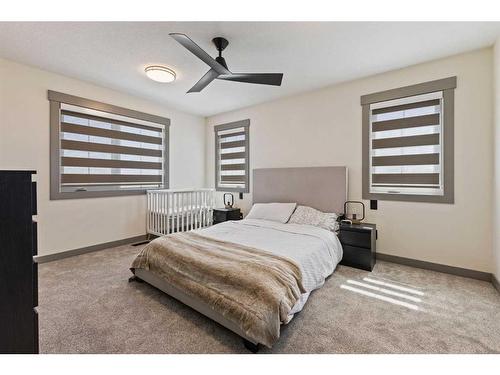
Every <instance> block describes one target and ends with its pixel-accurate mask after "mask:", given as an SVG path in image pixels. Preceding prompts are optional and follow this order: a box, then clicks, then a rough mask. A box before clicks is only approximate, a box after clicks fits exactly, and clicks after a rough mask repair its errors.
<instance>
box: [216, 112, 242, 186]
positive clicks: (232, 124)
mask: <svg viewBox="0 0 500 375" xmlns="http://www.w3.org/2000/svg"><path fill="white" fill-rule="evenodd" d="M237 128H244V129H245V187H244V188H228V187H224V186H219V177H220V163H219V152H220V149H219V137H218V132H219V131H223V130H231V129H237ZM214 138H215V190H216V191H222V192H226V191H227V192H234V193H249V192H250V119H245V120H240V121H234V122H229V123H226V124H220V125H216V126H214Z"/></svg>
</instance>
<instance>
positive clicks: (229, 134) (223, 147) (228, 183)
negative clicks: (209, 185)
mask: <svg viewBox="0 0 500 375" xmlns="http://www.w3.org/2000/svg"><path fill="white" fill-rule="evenodd" d="M249 127H250V120H242V121H236V122H231V123H229V124H223V125H217V126H215V127H214V131H215V189H216V190H217V191H235V192H242V193H248V191H249V190H248V185H249V167H248V166H249V159H248V158H249V150H248V145H249V143H248V129H249Z"/></svg>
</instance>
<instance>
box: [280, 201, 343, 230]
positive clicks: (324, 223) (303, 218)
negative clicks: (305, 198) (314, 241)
mask: <svg viewBox="0 0 500 375" xmlns="http://www.w3.org/2000/svg"><path fill="white" fill-rule="evenodd" d="M337 217H338V215H337V214H336V213H333V212H332V213H327V212H321V211H318V210H316V209H314V208H312V207H308V206H298V207H297V209H296V210H295V212H294V213H293V215H292V217H290V220H289V223H290V224H306V225H314V226H315V227H320V228H323V229H326V230H329V231H336V230H338V223H337Z"/></svg>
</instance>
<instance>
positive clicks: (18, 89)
mask: <svg viewBox="0 0 500 375" xmlns="http://www.w3.org/2000/svg"><path fill="white" fill-rule="evenodd" d="M48 89H50V90H55V91H60V92H64V93H67V94H71V95H77V96H81V97H85V98H88V99H93V100H97V101H102V102H105V103H109V104H113V105H118V106H122V107H126V108H130V109H135V110H138V111H143V112H147V113H152V114H155V115H160V116H165V117H168V118H170V119H171V126H170V146H171V147H170V187H172V188H187V187H201V186H203V185H204V182H205V161H204V158H205V139H204V138H205V120H204V119H203V118H202V117H198V116H192V115H188V114H184V113H181V112H177V111H173V110H170V109H168V108H166V107H165V106H164V105H161V104H158V103H156V104H153V103H151V102H146V101H144V100H141V99H138V98H134V97H132V96H129V95H125V94H123V93H119V92H116V91H112V90H109V89H105V88H102V87H98V86H95V85H92V84H89V83H86V82H82V81H78V80H75V79H71V78H67V77H64V76H61V75H57V74H53V73H49V72H46V71H42V70H39V69H35V68H31V67H28V66H25V65H21V64H17V63H13V62H10V61H7V60H2V59H0V169H35V170H37V172H38V175H37V180H38V222H39V224H38V239H39V240H38V246H39V254H40V255H46V254H51V253H56V252H60V251H64V250H70V249H75V248H80V247H85V246H90V245H94V244H99V243H104V242H109V241H115V240H120V239H124V238H129V237H133V236H138V235H141V234H145V232H146V228H145V220H146V219H145V217H146V216H145V206H146V198H145V196H142V195H141V196H127V197H113V198H89V199H70V200H56V201H51V200H49V183H50V181H49V102H48V100H47V90H48Z"/></svg>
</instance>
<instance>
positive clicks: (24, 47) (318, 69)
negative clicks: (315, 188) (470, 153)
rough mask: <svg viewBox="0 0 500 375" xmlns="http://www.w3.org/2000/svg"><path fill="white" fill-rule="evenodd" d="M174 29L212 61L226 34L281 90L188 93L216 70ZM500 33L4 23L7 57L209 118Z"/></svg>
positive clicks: (292, 25) (413, 26)
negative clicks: (154, 75)
mask: <svg viewBox="0 0 500 375" xmlns="http://www.w3.org/2000/svg"><path fill="white" fill-rule="evenodd" d="M170 32H180V33H185V34H187V35H188V36H189V37H191V39H193V40H194V41H195V42H196V43H198V44H199V45H200V46H201V47H202V48H204V49H205V50H206V51H207V52H208V53H209V54H211V55H212V56H215V55H216V50H215V48H214V46H213V45H212V43H211V40H212V38H213V37H215V36H223V37H225V38H227V39H228V40H229V46H228V47H227V49H226V50H225V51H224V53H223V56H224V57H225V59H226V62H227V64H228V66H229V69H230V70H232V71H234V72H253V73H272V72H282V73H284V78H283V84H282V86H281V87H274V86H261V85H251V84H245V83H235V82H227V81H218V80H216V81H214V82H213V83H211V84H210V85H209V86H208V87H207V88H206V89H205V90H203V91H202V92H201V93H191V94H186V91H187V90H188V89H189V88H190V87H191V86H192V85H194V84H195V83H196V82H197V81H198V79H200V78H201V76H202V75H203V74H205V72H206V71H207V70H208V69H209V68H208V66H206V65H205V64H204V63H203V62H201V61H200V60H198V59H197V58H196V57H195V56H194V55H192V54H191V53H190V52H188V51H187V50H186V49H184V48H183V47H182V46H181V45H179V44H178V43H177V42H176V41H175V40H173V39H172V38H170V37H169V36H168V33H170ZM498 35H500V23H499V22H491V23H487V22H479V23H475V22H474V23H473V22H437V23H424V22H419V23H380V22H358V23H356V22H347V23H340V22H286V23H283V22H270V23H265V22H114V23H111V22H106V23H97V22H87V23H80V22H66V23H54V22H48V23H31V22H30V23H19V22H10V23H8V22H0V57H4V58H6V59H10V60H14V61H18V62H21V63H25V64H29V65H33V66H37V67H40V68H42V69H46V70H49V71H53V72H56V73H59V74H64V75H67V76H70V77H74V78H78V79H82V80H86V81H89V82H93V83H96V84H98V85H101V86H105V87H109V88H112V89H116V90H119V91H123V92H126V93H129V94H132V95H136V96H139V97H143V98H146V99H149V100H154V101H156V102H160V103H164V104H165V105H166V106H168V107H171V108H175V109H179V110H182V111H186V112H190V113H194V114H198V115H203V116H209V115H213V114H217V113H221V112H226V111H230V110H234V109H237V108H241V107H246V106H249V105H253V104H257V103H262V102H265V101H269V100H273V99H277V98H280V97H284V96H289V95H292V94H296V93H300V92H304V91H309V90H312V89H316V88H320V87H324V86H328V85H331V84H334V83H337V82H341V81H347V80H352V79H356V78H360V77H363V76H368V75H372V74H376V73H381V72H384V71H388V70H393V69H398V68H402V67H405V66H409V65H414V64H418V63H421V62H425V61H429V60H433V59H437V58H441V57H445V56H450V55H453V54H457V53H461V52H465V51H469V50H473V49H477V48H481V47H486V46H490V45H492V44H493V43H494V41H495V39H496V37H497V36H498ZM148 64H164V65H166V66H169V67H171V68H173V69H174V70H175V71H176V72H177V80H176V81H175V82H174V83H171V84H160V83H156V82H153V81H151V80H149V79H148V78H146V76H145V74H144V67H145V66H146V65H148Z"/></svg>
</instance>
